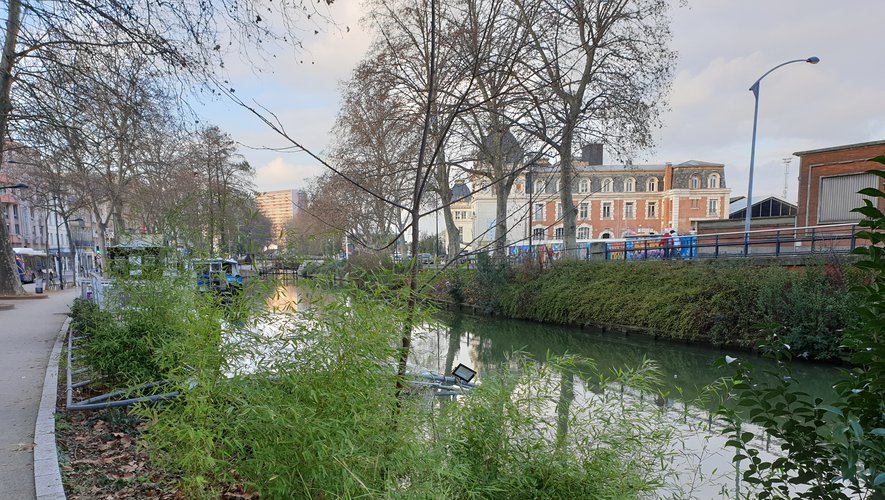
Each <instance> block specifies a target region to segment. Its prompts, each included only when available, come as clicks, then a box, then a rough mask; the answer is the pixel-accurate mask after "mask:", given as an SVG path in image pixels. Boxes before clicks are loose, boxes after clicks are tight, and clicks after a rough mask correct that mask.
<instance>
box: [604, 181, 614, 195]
mask: <svg viewBox="0 0 885 500" xmlns="http://www.w3.org/2000/svg"><path fill="white" fill-rule="evenodd" d="M612 184H613V182H612V180H611V178H608V179H605V180H604V181H602V192H603V193H611V192H612Z"/></svg>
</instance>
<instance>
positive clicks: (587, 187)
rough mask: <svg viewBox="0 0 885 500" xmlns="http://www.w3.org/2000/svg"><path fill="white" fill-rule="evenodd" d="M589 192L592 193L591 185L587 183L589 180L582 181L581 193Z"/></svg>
mask: <svg viewBox="0 0 885 500" xmlns="http://www.w3.org/2000/svg"><path fill="white" fill-rule="evenodd" d="M587 191H590V183H589V182H587V179H581V187H580V192H581V193H586V192H587Z"/></svg>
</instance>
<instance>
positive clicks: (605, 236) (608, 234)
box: [599, 231, 612, 240]
mask: <svg viewBox="0 0 885 500" xmlns="http://www.w3.org/2000/svg"><path fill="white" fill-rule="evenodd" d="M599 237H600V238H602V239H604V240H607V239H609V238H611V237H612V233H611V231H603V232H602V234H600V235H599Z"/></svg>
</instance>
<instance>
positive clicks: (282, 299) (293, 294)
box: [264, 282, 304, 313]
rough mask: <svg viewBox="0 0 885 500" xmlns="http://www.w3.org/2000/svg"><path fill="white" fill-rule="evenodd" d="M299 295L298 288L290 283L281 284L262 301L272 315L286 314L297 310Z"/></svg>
mask: <svg viewBox="0 0 885 500" xmlns="http://www.w3.org/2000/svg"><path fill="white" fill-rule="evenodd" d="M300 303H301V300H300V295H299V291H298V288H296V287H295V285H293V284H292V283H286V282H281V283H278V284H277V286H276V288H275V289H274V290H273V291H272V292H271V293H269V294H268V296H267V298H266V299H265V300H264V304H265V307H267V310H268V311H271V312H272V313H288V312H295V311H298V310H299V307H304V306H303V305H300Z"/></svg>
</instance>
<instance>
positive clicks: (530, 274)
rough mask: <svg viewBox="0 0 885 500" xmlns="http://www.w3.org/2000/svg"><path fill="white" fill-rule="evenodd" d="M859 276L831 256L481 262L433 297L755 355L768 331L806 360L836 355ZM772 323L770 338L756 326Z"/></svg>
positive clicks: (444, 281) (445, 279) (449, 275)
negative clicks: (541, 264)
mask: <svg viewBox="0 0 885 500" xmlns="http://www.w3.org/2000/svg"><path fill="white" fill-rule="evenodd" d="M862 279H863V272H861V271H859V270H857V269H854V268H853V267H852V266H850V265H848V264H846V263H843V262H841V261H839V260H837V259H836V258H835V257H833V258H830V259H827V260H823V259H822V260H821V261H820V262H818V263H812V264H811V265H808V266H806V267H804V268H802V269H798V270H791V269H786V268H783V267H780V266H754V265H751V264H749V263H745V262H734V263H722V262H715V263H694V262H622V263H618V262H609V261H606V262H592V261H591V262H582V261H566V262H555V263H553V265H552V266H550V268H549V269H545V270H539V269H538V268H537V267H534V268H533V267H510V266H507V265H502V264H498V263H495V262H492V261H490V260H489V259H485V258H480V259H478V262H477V269H476V270H466V269H461V268H459V269H452V270H449V271H447V272H446V274H445V275H443V276H442V277H441V278H440V279H439V280H438V282H437V285H436V293H437V296H438V297H440V298H443V299H448V300H452V301H454V302H458V303H462V302H463V303H468V304H473V305H476V306H479V307H480V308H482V309H483V310H485V311H486V312H488V313H491V314H497V315H503V316H507V317H510V318H517V319H527V320H533V321H542V322H550V323H558V324H567V325H602V326H612V325H614V326H617V325H622V326H628V327H637V328H641V329H644V330H646V331H647V332H648V333H649V334H652V335H655V336H658V337H661V338H668V339H673V340H684V341H689V342H696V343H708V344H713V345H717V346H732V347H740V348H746V349H756V348H757V347H758V346H759V345H760V344H764V343H766V342H768V341H769V340H770V338H769V337H770V334H771V333H776V334H777V336H778V338H779V339H780V340H781V341H782V342H784V343H787V344H789V345H791V346H792V347H793V351H794V352H795V353H796V354H797V355H799V356H802V357H805V358H809V359H833V358H837V357H839V356H840V354H841V352H842V349H841V346H842V331H843V329H844V328H847V327H850V326H851V325H852V324H853V321H854V320H853V319H852V318H854V314H853V312H852V304H853V301H854V300H855V298H854V297H853V292H851V287H852V286H854V285H858V284H860V283H861V282H862ZM775 324H777V325H779V327H778V329H777V331H776V332H772V331H771V330H770V329H769V330H766V329H764V328H761V327H760V326H761V325H775Z"/></svg>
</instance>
